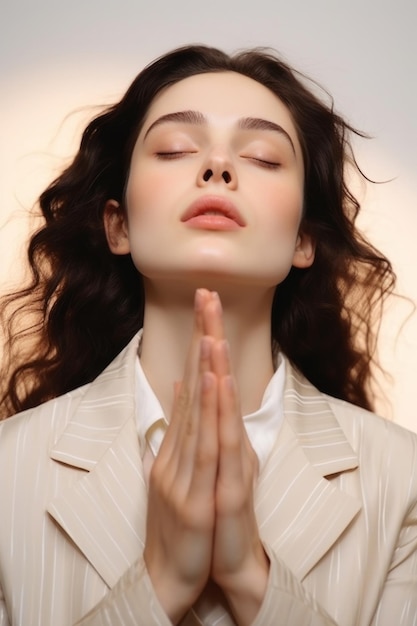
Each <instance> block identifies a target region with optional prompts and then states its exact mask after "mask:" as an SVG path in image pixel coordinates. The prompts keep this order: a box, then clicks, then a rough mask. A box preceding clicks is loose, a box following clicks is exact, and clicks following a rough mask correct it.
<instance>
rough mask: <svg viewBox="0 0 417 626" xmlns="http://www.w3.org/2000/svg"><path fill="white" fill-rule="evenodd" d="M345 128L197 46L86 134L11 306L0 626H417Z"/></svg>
mask: <svg viewBox="0 0 417 626" xmlns="http://www.w3.org/2000/svg"><path fill="white" fill-rule="evenodd" d="M349 130H352V129H350V128H349V126H348V125H347V124H346V123H345V122H344V121H343V120H342V119H341V118H340V117H339V116H338V115H336V114H335V113H334V112H333V110H332V108H331V107H330V106H328V105H327V104H325V103H323V102H321V101H320V100H319V99H318V97H317V96H315V95H314V94H313V93H312V91H309V90H308V89H307V88H306V87H305V86H304V83H303V82H302V79H301V78H298V77H297V76H296V74H295V73H294V72H293V71H292V70H291V69H290V68H288V67H287V66H286V65H285V64H283V63H282V62H281V61H279V60H278V59H277V58H275V57H274V56H272V55H269V54H267V53H265V52H260V51H249V52H246V53H242V54H239V55H237V56H235V57H229V56H227V55H225V54H223V53H222V52H220V51H218V50H215V49H211V48H206V47H201V46H193V47H186V48H183V49H179V50H176V51H174V52H172V53H170V54H167V55H165V56H164V57H161V58H160V59H159V60H157V61H156V62H155V63H153V64H151V65H150V66H149V67H148V68H146V69H145V70H144V71H143V72H142V73H141V74H140V75H139V76H138V77H137V78H136V80H135V81H134V82H133V84H132V85H131V87H130V88H129V90H128V91H127V93H126V94H125V96H124V97H123V99H122V100H121V101H120V102H119V103H118V104H116V105H114V106H113V107H111V108H110V109H108V110H107V111H105V112H104V113H103V114H102V115H100V116H99V117H97V118H96V119H95V120H93V121H92V122H91V123H90V124H89V126H88V127H87V129H86V130H85V132H84V135H83V139H82V142H81V146H80V150H79V152H78V154H77V155H76V157H75V159H74V161H73V163H72V164H71V165H70V166H69V168H68V169H67V170H66V171H65V172H64V173H63V174H62V175H61V176H60V177H59V178H58V179H57V180H56V181H55V182H54V183H52V184H51V186H50V187H49V188H48V189H47V190H46V191H45V192H44V193H43V194H42V196H41V198H40V206H41V208H42V211H43V215H44V217H45V225H44V227H43V228H42V229H41V230H40V231H39V232H38V233H37V234H35V235H34V237H33V238H32V240H31V242H30V246H29V260H30V264H31V268H32V275H33V281H32V284H31V285H30V286H29V287H28V288H27V289H26V290H24V291H22V292H20V293H18V294H14V295H11V296H10V297H9V298H8V300H7V302H6V304H5V305H4V312H5V313H4V314H5V315H6V314H7V311H9V310H10V307H11V306H12V307H14V310H16V308H17V307H19V303H22V304H20V309H19V308H17V310H18V313H15V314H14V315H12V314H10V313H9V314H8V315H9V318H8V319H9V322H8V329H9V337H10V340H9V348H8V350H9V352H8V354H9V363H12V362H13V367H12V368H11V375H10V376H9V377H8V379H7V383H6V387H5V394H4V398H3V405H4V407H5V412H8V413H13V412H20V414H19V415H17V416H15V417H13V418H12V419H8V420H6V421H5V422H3V424H2V427H1V429H0V446H1V455H0V468H1V472H0V475H1V476H2V478H1V481H0V489H1V491H0V498H1V502H2V513H1V516H2V534H1V537H0V583H1V588H2V594H3V598H2V609H1V610H2V613H1V619H0V624H2V625H4V624H13V625H14V624H42V626H46V625H48V624H54V625H55V624H75V623H77V624H80V625H83V626H87V625H88V626H90V625H91V626H92V625H98V624H123V625H125V624H126V625H127V624H141V625H143V626H145V625H146V626H148V625H150V624H158V625H159V624H161V625H165V624H166V625H169V624H172V623H174V624H183V625H185V624H186V625H190V624H222V625H225V624H235V623H236V624H241V625H246V624H253V625H255V626H266V625H276V624H289V625H291V626H293V625H294V626H304V625H306V626H307V625H313V624H314V625H320V626H322V625H326V626H327V625H335V624H337V625H339V626H342V625H343V626H345V625H346V626H347V625H352V626H353V625H354V624H355V625H363V626H368V625H369V624H373V625H375V626H376V625H378V626H388V625H389V626H392V624H394V623H395V624H398V625H400V626H406V625H407V626H410V625H411V624H414V623H415V619H416V615H417V471H416V469H417V467H416V466H417V438H416V436H415V435H413V434H412V433H410V432H408V431H406V430H404V429H401V428H399V427H397V426H395V425H393V424H391V423H388V422H386V421H384V420H381V419H379V418H377V417H376V416H375V415H373V414H372V413H370V412H369V411H367V409H371V408H372V391H371V387H370V382H371V364H372V360H373V353H374V345H375V337H374V335H373V334H372V328H373V322H374V317H373V316H374V315H375V314H377V313H378V305H381V304H382V302H383V300H384V298H385V297H386V295H388V293H389V292H390V291H391V290H392V287H393V283H394V277H393V273H392V269H391V266H390V264H389V262H388V261H387V259H385V258H384V257H383V256H382V255H381V254H380V253H378V252H377V251H376V250H375V249H374V248H373V247H372V246H371V245H370V244H369V243H367V242H366V241H365V240H364V239H363V238H362V237H361V236H360V235H359V233H358V232H357V230H356V228H355V218H356V215H357V213H358V210H359V205H358V203H357V201H356V200H355V198H354V197H353V196H352V194H351V193H350V192H349V190H348V188H347V186H346V183H345V180H344V168H345V167H346V166H347V164H348V163H349V162H350V163H352V164H354V160H353V158H352V156H351V153H350V146H349V142H348V138H347V134H348V131H349ZM29 314H30V322H29V323H28V322H26V326H25V327H23V329H21V330H20V334H19V333H17V334H16V333H15V328H16V325H18V324H19V323H21V319H22V317H24V316H26V319H28V315H29ZM271 320H272V321H271ZM28 338H29V339H32V341H31V342H30V343H28ZM24 340H25V341H26V344H25V346H26V347H25V348H22V346H23V344H24ZM25 350H26V352H25ZM16 355H17V356H16ZM6 367H7V368H8V367H9V366H8V365H7V366H6ZM5 371H7V369H6V368H5ZM312 383H313V384H314V385H315V386H313V384H312ZM319 390H320V391H319ZM242 416H243V419H242Z"/></svg>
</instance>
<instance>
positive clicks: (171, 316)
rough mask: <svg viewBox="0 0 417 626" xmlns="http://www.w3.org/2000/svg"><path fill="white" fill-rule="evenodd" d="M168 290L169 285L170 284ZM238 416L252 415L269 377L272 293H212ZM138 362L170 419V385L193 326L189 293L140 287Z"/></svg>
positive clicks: (176, 378) (181, 367)
mask: <svg viewBox="0 0 417 626" xmlns="http://www.w3.org/2000/svg"><path fill="white" fill-rule="evenodd" d="M171 287H172V285H171ZM217 291H218V293H219V295H220V299H221V301H222V307H223V316H224V325H225V333H226V337H227V340H228V342H229V345H230V353H231V360H232V366H233V372H234V375H235V378H236V381H237V385H238V388H239V389H240V397H241V410H242V414H243V415H245V414H248V413H252V412H253V411H256V410H257V409H258V408H259V406H260V404H261V401H262V396H263V393H264V391H265V388H266V386H267V384H268V382H269V380H270V378H271V376H272V374H273V371H274V368H273V360H272V354H271V307H272V299H273V294H274V292H273V290H262V291H260V290H250V292H249V290H246V291H245V293H242V292H241V291H239V292H237V291H236V290H233V289H231V288H230V286H228V288H227V289H225V290H217ZM145 292H146V298H145V302H146V305H145V312H144V324H143V339H142V351H141V363H142V367H143V370H144V372H145V374H146V377H147V379H148V381H149V383H150V384H151V386H152V388H153V390H154V392H155V394H156V396H157V397H158V399H159V401H160V403H161V406H162V408H163V410H164V413H165V415H166V416H167V418H168V419H169V417H170V411H171V406H172V402H173V391H174V382H175V381H180V380H181V379H182V377H183V372H184V365H185V360H186V356H187V351H188V346H189V344H190V340H191V334H192V328H193V317H194V313H193V300H194V293H195V291H194V289H193V290H189V291H188V292H187V291H183V290H182V289H181V288H176V289H175V290H173V289H172V288H171V289H170V290H168V289H167V288H166V286H162V287H161V288H159V289H158V288H155V286H152V287H150V286H146V288H145Z"/></svg>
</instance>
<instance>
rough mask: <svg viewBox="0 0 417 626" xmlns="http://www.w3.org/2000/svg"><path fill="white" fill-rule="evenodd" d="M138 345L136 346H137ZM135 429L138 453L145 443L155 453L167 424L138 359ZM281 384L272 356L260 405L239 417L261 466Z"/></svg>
mask: <svg viewBox="0 0 417 626" xmlns="http://www.w3.org/2000/svg"><path fill="white" fill-rule="evenodd" d="M139 345H140V344H139ZM135 367H136V390H135V391H136V394H135V397H136V427H137V432H138V436H139V442H140V446H141V451H142V457H143V455H144V453H145V449H146V442H147V441H148V443H149V445H150V447H151V449H152V452H153V453H154V454H157V452H158V450H159V446H160V444H161V442H162V439H163V435H164V432H165V428H166V425H167V420H166V417H165V416H164V412H163V410H162V407H161V404H160V402H159V400H158V398H157V397H156V395H155V393H154V391H153V389H152V387H151V385H150V384H149V381H148V379H147V378H146V376H145V373H144V371H143V369H142V366H141V363H140V358H139V357H138V358H137V359H136V363H135ZM284 384H285V361H284V359H283V358H282V356H281V355H280V354H278V355H277V357H276V371H275V373H274V374H273V376H272V378H271V380H270V381H269V383H268V385H267V387H266V389H265V392H264V395H263V398H262V402H261V406H260V407H259V409H258V410H257V411H254V412H253V413H249V414H248V415H244V416H243V421H244V423H245V427H246V431H247V433H248V437H249V440H250V442H251V445H252V447H253V448H254V450H255V452H256V454H257V456H258V459H259V465H260V467H262V466H263V465H264V463H265V461H266V459H267V458H268V456H269V453H270V452H271V449H272V446H273V445H274V442H275V440H276V438H277V436H278V432H279V428H280V425H281V423H282V420H283V414H284V411H283V394H284Z"/></svg>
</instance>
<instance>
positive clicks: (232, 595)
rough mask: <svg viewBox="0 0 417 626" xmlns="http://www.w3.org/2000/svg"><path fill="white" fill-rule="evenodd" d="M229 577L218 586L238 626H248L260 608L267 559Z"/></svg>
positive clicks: (267, 563)
mask: <svg viewBox="0 0 417 626" xmlns="http://www.w3.org/2000/svg"><path fill="white" fill-rule="evenodd" d="M264 556H265V558H264V559H263V561H262V563H260V562H257V563H256V564H254V565H252V566H251V567H248V568H247V569H245V570H242V571H241V572H239V573H238V574H235V575H233V576H230V577H229V578H228V579H227V580H225V581H223V584H222V585H220V586H221V588H222V591H223V593H224V595H225V597H226V599H227V601H228V603H229V606H230V609H231V611H232V613H233V615H234V617H235V619H236V621H237V623H238V624H239V626H250V624H252V623H253V621H254V620H255V618H256V616H257V614H258V613H259V611H260V608H261V606H262V603H263V600H264V597H265V594H266V590H267V586H268V577H269V559H268V557H267V555H266V554H265V553H264Z"/></svg>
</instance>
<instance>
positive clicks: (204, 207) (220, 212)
mask: <svg viewBox="0 0 417 626" xmlns="http://www.w3.org/2000/svg"><path fill="white" fill-rule="evenodd" d="M181 221H182V222H186V223H187V224H188V225H189V226H194V227H197V228H207V229H213V230H229V229H230V230H234V229H236V228H243V227H244V226H246V222H245V220H244V219H243V217H242V215H241V214H240V213H239V211H238V210H237V208H236V206H235V205H234V204H233V202H230V200H227V199H226V198H224V197H222V196H202V197H201V198H198V200H196V201H195V202H193V203H192V204H191V205H190V206H189V207H188V209H187V210H186V211H185V213H184V215H183V216H182V217H181Z"/></svg>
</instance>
